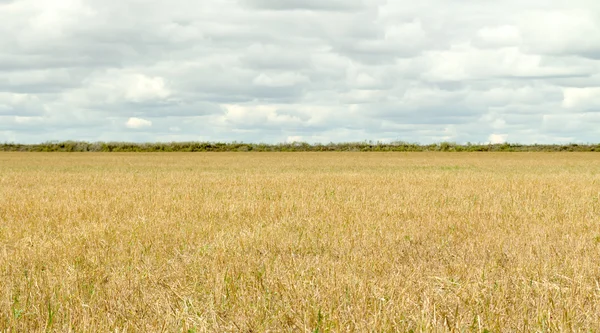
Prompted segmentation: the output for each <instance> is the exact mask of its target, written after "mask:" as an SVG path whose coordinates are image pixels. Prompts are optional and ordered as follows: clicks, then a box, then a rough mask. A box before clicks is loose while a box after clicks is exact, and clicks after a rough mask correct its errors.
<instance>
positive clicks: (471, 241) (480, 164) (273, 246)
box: [0, 153, 600, 332]
mask: <svg viewBox="0 0 600 333" xmlns="http://www.w3.org/2000/svg"><path fill="white" fill-rule="evenodd" d="M409 330H414V331H415V332H418V331H456V332H460V331H476V332H485V331H486V330H487V331H490V332H501V331H502V332H531V331H600V155H599V154H595V153H482V154H477V153H196V154H194V153H167V154H162V153H155V154H145V153H139V154H134V153H132V154H130V153H107V154H104V153H73V154H67V153H49V154H46V153H1V154H0V332H36V331H37V332H39V331H61V332H67V331H73V332H107V331H115V332H116V331H118V332H125V331H126V332H161V331H164V332H227V331H234V332H237V331H242V332H266V331H271V332H279V331H283V332H328V331H331V332H356V331H361V332H368V331H373V332H390V331H400V332H404V331H409Z"/></svg>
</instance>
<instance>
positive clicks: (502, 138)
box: [488, 134, 508, 144]
mask: <svg viewBox="0 0 600 333" xmlns="http://www.w3.org/2000/svg"><path fill="white" fill-rule="evenodd" d="M507 138H508V135H507V134H490V136H489V137H488V140H489V142H490V143H493V144H498V143H505V142H506V139H507Z"/></svg>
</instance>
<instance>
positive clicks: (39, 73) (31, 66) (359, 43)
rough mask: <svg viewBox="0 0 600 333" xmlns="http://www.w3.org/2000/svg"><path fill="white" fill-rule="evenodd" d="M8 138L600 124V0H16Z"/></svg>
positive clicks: (515, 131) (547, 139)
mask: <svg viewBox="0 0 600 333" xmlns="http://www.w3.org/2000/svg"><path fill="white" fill-rule="evenodd" d="M0 17H2V18H3V23H2V24H0V33H1V34H2V36H3V37H2V38H1V39H0V141H6V142H22V143H36V142H42V141H47V140H88V141H97V140H102V141H136V142H142V141H188V140H193V141H234V140H236V141H245V142H268V143H274V142H286V141H290V140H292V141H307V142H330V141H334V142H339V141H363V140H374V141H377V140H380V141H384V142H385V141H394V140H403V141H410V142H420V143H431V142H439V141H455V142H459V143H464V142H505V141H508V142H519V143H565V142H584V143H585V142H598V141H600V74H598V73H600V3H598V2H597V1H591V0H573V1H569V2H566V1H565V2H558V1H556V2H547V1H541V0H531V1H516V0H506V1H502V2H491V1H473V0H467V1H446V0H424V1H420V2H414V1H411V2H408V1H404V0H344V1H341V0H322V1H312V0H303V1H296V0H293V1H292V0H290V1H275V0H237V1H236V0H214V1H203V2H198V1H191V0H172V1H169V2H154V1H150V2H149V1H139V0H120V1H116V0H103V1H99V0H48V1H34V0H12V1H0Z"/></svg>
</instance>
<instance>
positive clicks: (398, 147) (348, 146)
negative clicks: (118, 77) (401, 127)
mask: <svg viewBox="0 0 600 333" xmlns="http://www.w3.org/2000/svg"><path fill="white" fill-rule="evenodd" d="M0 151H21V152H250V151H253V152H323V151H331V152H336V151H337V152H360V151H365V152H368V151H371V152H376V151H396V152H426V151H442V152H565V151H567V152H591V151H598V152H600V144H575V143H570V144H562V145H560V144H531V145H524V144H514V143H501V144H479V143H477V144H472V143H467V144H457V143H453V142H441V143H434V144H418V143H408V142H403V141H396V142H390V143H382V142H371V141H365V142H342V143H327V144H321V143H315V144H309V143H306V142H292V143H278V144H266V143H243V142H153V143H133V142H84V141H61V142H58V141H50V142H44V143H39V144H19V143H0Z"/></svg>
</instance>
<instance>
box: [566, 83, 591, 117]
mask: <svg viewBox="0 0 600 333" xmlns="http://www.w3.org/2000/svg"><path fill="white" fill-rule="evenodd" d="M563 106H564V107H565V108H569V109H572V108H583V109H588V108H598V110H596V111H600V87H586V88H565V89H564V99H563Z"/></svg>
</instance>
